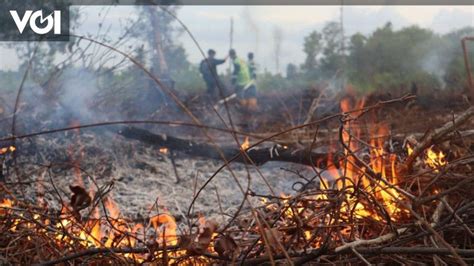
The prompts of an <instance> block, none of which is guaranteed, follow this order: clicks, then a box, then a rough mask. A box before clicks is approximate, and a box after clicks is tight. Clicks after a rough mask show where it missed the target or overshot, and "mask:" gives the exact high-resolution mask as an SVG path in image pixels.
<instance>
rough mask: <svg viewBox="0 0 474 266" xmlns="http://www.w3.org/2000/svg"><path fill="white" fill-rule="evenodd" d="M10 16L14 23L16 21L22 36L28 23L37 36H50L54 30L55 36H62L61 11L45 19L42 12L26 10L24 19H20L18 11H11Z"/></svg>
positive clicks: (56, 11) (54, 12)
mask: <svg viewBox="0 0 474 266" xmlns="http://www.w3.org/2000/svg"><path fill="white" fill-rule="evenodd" d="M10 15H11V16H12V18H13V21H15V24H16V27H17V28H18V31H19V32H20V34H22V33H23V31H24V30H25V27H26V25H27V24H28V22H29V24H30V28H31V30H32V31H33V32H34V33H36V34H40V35H44V34H48V33H50V32H51V30H53V33H54V34H55V35H58V34H61V11H59V10H55V11H53V13H51V14H49V15H48V16H47V17H43V11H42V10H38V11H35V12H33V11H32V10H26V11H25V14H24V15H23V17H22V18H20V16H19V14H18V12H17V11H16V10H10ZM38 22H39V23H38ZM45 22H46V24H45ZM43 25H44V26H43Z"/></svg>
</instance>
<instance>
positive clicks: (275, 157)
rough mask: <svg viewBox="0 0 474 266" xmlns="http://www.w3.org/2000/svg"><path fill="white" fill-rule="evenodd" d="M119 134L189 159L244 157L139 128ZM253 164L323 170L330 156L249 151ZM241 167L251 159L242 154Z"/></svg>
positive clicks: (298, 151)
mask: <svg viewBox="0 0 474 266" xmlns="http://www.w3.org/2000/svg"><path fill="white" fill-rule="evenodd" d="M119 134H120V135H122V136H124V137H125V138H128V139H135V140H138V141H141V142H144V143H147V144H150V145H153V146H157V147H162V148H168V149H170V150H174V151H180V152H183V153H186V154H188V155H190V156H199V157H204V158H209V159H214V160H222V159H226V160H230V159H231V158H233V157H234V156H236V155H238V154H241V152H242V150H241V149H240V148H237V147H229V146H228V147H216V146H215V145H210V144H207V143H197V142H194V141H191V140H186V139H181V138H176V137H172V136H168V135H165V134H154V133H152V132H150V131H147V130H145V129H141V128H136V127H126V128H123V129H122V130H121V131H119ZM218 149H220V150H221V151H222V153H223V154H224V156H225V158H222V156H221V154H220V153H219V152H218ZM245 152H246V153H247V154H248V157H249V158H250V160H251V161H252V162H253V163H254V164H256V165H262V164H264V163H266V162H268V161H283V162H292V163H298V164H303V165H312V164H314V163H315V162H321V167H324V165H325V163H326V162H327V159H328V156H327V154H325V153H315V152H312V151H309V150H308V149H290V148H288V147H286V146H281V145H274V146H273V147H265V148H256V147H254V148H250V149H247V150H245ZM235 161H236V162H240V163H246V164H248V163H250V161H249V160H248V158H246V157H245V156H242V154H241V155H240V156H239V157H238V158H237V159H236V160H235Z"/></svg>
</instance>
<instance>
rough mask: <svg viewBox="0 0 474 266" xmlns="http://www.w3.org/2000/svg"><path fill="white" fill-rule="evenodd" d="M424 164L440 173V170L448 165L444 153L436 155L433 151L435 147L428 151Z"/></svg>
mask: <svg viewBox="0 0 474 266" xmlns="http://www.w3.org/2000/svg"><path fill="white" fill-rule="evenodd" d="M424 162H425V164H426V165H428V166H429V167H430V168H432V169H434V170H435V172H439V170H438V168H440V167H443V166H445V165H446V164H447V162H446V159H445V155H444V153H443V152H442V151H440V152H438V153H436V152H435V151H433V146H431V147H430V148H429V149H428V150H427V151H426V158H425V160H424Z"/></svg>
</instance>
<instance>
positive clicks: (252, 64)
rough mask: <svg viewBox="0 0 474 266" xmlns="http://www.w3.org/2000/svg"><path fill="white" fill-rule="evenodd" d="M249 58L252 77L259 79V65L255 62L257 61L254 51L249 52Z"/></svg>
mask: <svg viewBox="0 0 474 266" xmlns="http://www.w3.org/2000/svg"><path fill="white" fill-rule="evenodd" d="M247 59H248V65H249V71H250V77H251V78H252V79H253V80H256V79H257V65H256V64H255V61H254V60H253V53H252V52H250V53H248V54H247Z"/></svg>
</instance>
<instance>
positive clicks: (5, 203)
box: [0, 198, 13, 215]
mask: <svg viewBox="0 0 474 266" xmlns="http://www.w3.org/2000/svg"><path fill="white" fill-rule="evenodd" d="M12 206H13V202H12V201H11V200H10V199H7V198H5V199H3V200H2V201H1V202H0V215H5V214H6V213H7V212H8V209H9V208H11V207H12Z"/></svg>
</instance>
